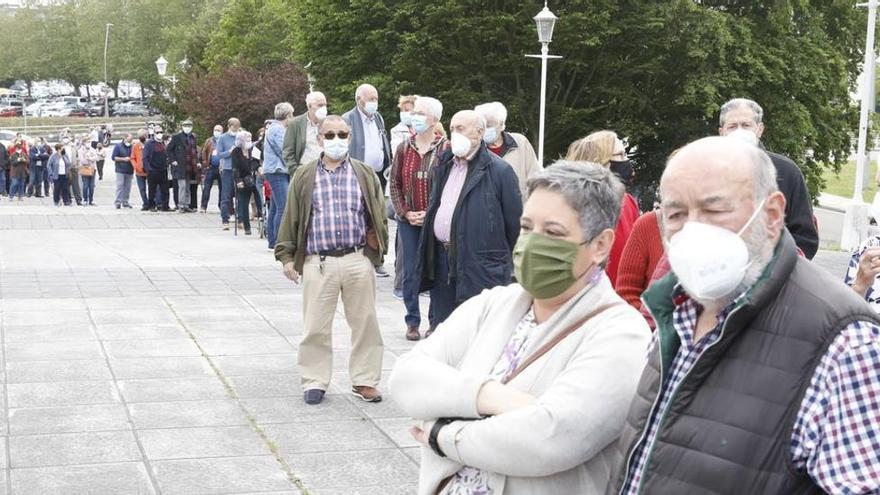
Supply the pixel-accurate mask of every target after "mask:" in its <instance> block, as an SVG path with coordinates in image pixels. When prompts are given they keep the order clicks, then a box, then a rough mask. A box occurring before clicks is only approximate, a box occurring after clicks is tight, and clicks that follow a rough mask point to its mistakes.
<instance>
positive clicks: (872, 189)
mask: <svg viewBox="0 0 880 495" xmlns="http://www.w3.org/2000/svg"><path fill="white" fill-rule="evenodd" d="M869 167H870V169H871V171H870V172H869V173H868V177H867V180H865V189H864V192H863V195H864V197H865V198H866V201H868V202H870V201H871V200H872V199H873V198H874V193H876V192H877V183H876V182H875V181H874V176H875V175H876V173H877V166H876V164H875V163H874V162H870V163H869ZM822 178H823V179H825V188H824V189H823V190H822V192H824V193H827V194H833V195H835V196H843V197H844V198H850V197H852V195H853V188H854V187H855V182H856V163H855V162H853V161H850V162H847V163H846V164H845V165H843V166H842V167H840V174H835V173H834V172H833V171H831V170H826V171H825V173H824V174H822Z"/></svg>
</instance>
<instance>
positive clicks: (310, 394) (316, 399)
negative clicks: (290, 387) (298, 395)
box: [303, 388, 324, 406]
mask: <svg viewBox="0 0 880 495" xmlns="http://www.w3.org/2000/svg"><path fill="white" fill-rule="evenodd" d="M303 400H305V402H306V404H308V405H310V406H316V405H318V404H320V403H321V401H322V400H324V391H323V390H321V389H317V388H313V389H310V390H306V391H305V393H303Z"/></svg>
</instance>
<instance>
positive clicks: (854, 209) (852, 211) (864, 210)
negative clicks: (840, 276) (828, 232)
mask: <svg viewBox="0 0 880 495" xmlns="http://www.w3.org/2000/svg"><path fill="white" fill-rule="evenodd" d="M868 209H869V208H868V204H867V203H857V202H855V201H853V202H851V203H850V204H848V205H847V206H846V214H845V215H844V217H843V234H842V235H841V236H840V248H841V249H843V250H845V251H853V250H855V249H857V248H858V247H859V246H861V245H862V243H863V242H864V241H865V239H866V238H867V237H868Z"/></svg>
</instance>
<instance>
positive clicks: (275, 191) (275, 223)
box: [265, 173, 290, 248]
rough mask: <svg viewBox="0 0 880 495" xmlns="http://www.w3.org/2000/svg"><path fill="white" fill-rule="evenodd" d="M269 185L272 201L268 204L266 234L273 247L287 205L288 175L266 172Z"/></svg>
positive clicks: (270, 245)
mask: <svg viewBox="0 0 880 495" xmlns="http://www.w3.org/2000/svg"><path fill="white" fill-rule="evenodd" d="M265 177H266V180H267V181H269V187H271V188H272V202H271V204H269V217H268V218H267V219H266V234H267V237H268V238H269V247H270V248H271V247H275V241H277V240H278V229H279V228H280V227H281V217H282V216H284V208H285V207H286V206H287V188H288V187H289V185H290V176H289V175H287V174H283V173H277V174H266V175H265Z"/></svg>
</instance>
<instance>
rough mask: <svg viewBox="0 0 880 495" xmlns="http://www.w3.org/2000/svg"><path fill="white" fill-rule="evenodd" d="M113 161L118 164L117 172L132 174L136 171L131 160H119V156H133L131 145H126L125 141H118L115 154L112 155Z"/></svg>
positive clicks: (114, 150) (114, 149)
mask: <svg viewBox="0 0 880 495" xmlns="http://www.w3.org/2000/svg"><path fill="white" fill-rule="evenodd" d="M110 158H111V159H112V160H113V163H115V164H116V173H117V174H126V175H131V174H133V173H134V165H132V164H131V162H117V161H116V159H117V158H131V146H126V145H125V144H124V142H123V141H119V142H118V143H116V146H115V147H114V148H113V154H112V155H110Z"/></svg>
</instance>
